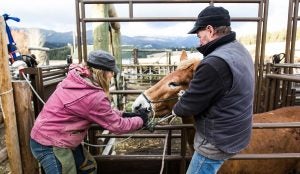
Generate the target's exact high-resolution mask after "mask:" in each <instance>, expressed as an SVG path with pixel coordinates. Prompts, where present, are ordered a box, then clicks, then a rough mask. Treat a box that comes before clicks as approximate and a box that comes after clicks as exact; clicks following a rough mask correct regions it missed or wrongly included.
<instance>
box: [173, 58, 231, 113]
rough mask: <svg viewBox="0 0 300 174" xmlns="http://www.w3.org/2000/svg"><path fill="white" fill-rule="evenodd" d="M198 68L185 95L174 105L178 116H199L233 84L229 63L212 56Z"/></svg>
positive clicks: (174, 110)
mask: <svg viewBox="0 0 300 174" xmlns="http://www.w3.org/2000/svg"><path fill="white" fill-rule="evenodd" d="M209 59H210V60H209V61H206V62H205V63H202V64H200V65H199V67H198V68H197V69H196V72H195V74H194V78H193V79H192V81H191V83H190V85H189V88H188V89H187V90H186V92H185V93H184V95H183V96H182V97H181V98H180V100H179V101H178V102H177V103H176V104H175V106H174V107H173V112H174V113H175V114H176V115H178V116H181V117H183V116H196V117H197V116H199V115H201V113H203V112H205V111H206V110H207V109H209V107H210V106H211V105H212V104H213V103H214V102H216V101H217V100H218V99H219V98H220V97H222V96H223V95H224V94H225V93H226V92H227V91H228V90H230V88H231V86H232V73H231V71H230V68H229V66H228V65H227V63H226V62H225V61H224V60H223V59H220V58H217V57H212V58H209Z"/></svg>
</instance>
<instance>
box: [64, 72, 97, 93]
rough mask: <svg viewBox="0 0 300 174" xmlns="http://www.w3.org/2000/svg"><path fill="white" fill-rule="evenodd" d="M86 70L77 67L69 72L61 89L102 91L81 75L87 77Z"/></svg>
mask: <svg viewBox="0 0 300 174" xmlns="http://www.w3.org/2000/svg"><path fill="white" fill-rule="evenodd" d="M85 71H86V70H85V69H84V68H82V67H76V68H74V69H72V70H70V71H69V72H68V75H67V77H66V79H64V82H63V83H61V87H62V88H64V89H85V90H86V89H97V90H99V89H102V88H100V87H97V86H95V85H94V84H92V82H90V81H89V80H88V79H87V78H86V79H85V78H84V77H82V76H81V75H82V74H83V76H85Z"/></svg>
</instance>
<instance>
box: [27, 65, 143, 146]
mask: <svg viewBox="0 0 300 174" xmlns="http://www.w3.org/2000/svg"><path fill="white" fill-rule="evenodd" d="M78 70H79V71H78ZM79 73H81V72H80V68H77V69H76V70H75V69H73V70H71V71H70V72H69V73H68V76H67V77H66V79H64V80H63V81H62V82H61V83H59V84H58V86H57V88H56V90H55V91H54V93H53V94H52V95H51V96H50V98H49V99H48V101H47V103H46V104H45V105H44V107H43V109H42V111H41V112H40V114H39V116H38V117H37V119H36V121H35V124H34V126H33V128H32V130H31V138H32V139H34V140H35V141H37V142H39V143H40V144H43V145H46V146H56V147H62V148H74V147H77V146H78V145H79V144H80V143H81V141H82V140H83V139H84V137H85V136H86V133H87V130H88V128H89V127H90V125H91V124H92V123H97V124H99V125H100V126H101V127H102V128H104V129H107V130H109V131H111V132H112V133H115V134H121V133H127V132H130V131H134V130H137V129H139V128H141V127H142V125H143V120H142V119H141V118H140V117H132V118H122V117H121V115H122V112H121V111H118V110H115V109H112V108H111V103H110V101H109V100H108V98H107V96H106V95H105V93H104V91H103V90H102V88H99V87H96V86H94V85H92V84H91V83H90V82H88V81H86V80H85V79H83V78H82V77H81V76H80V75H79Z"/></svg>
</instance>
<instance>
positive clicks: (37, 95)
mask: <svg viewBox="0 0 300 174" xmlns="http://www.w3.org/2000/svg"><path fill="white" fill-rule="evenodd" d="M22 75H23V77H24V79H25V80H26V82H27V83H28V84H29V86H30V88H31V90H32V91H33V92H34V94H35V95H36V97H37V98H38V99H39V100H40V101H41V102H42V103H43V104H44V105H45V102H44V100H43V99H42V98H41V97H40V96H39V94H38V93H37V92H36V90H35V89H34V88H33V86H32V85H31V83H30V81H29V80H28V79H27V77H26V76H25V74H24V73H23V72H22Z"/></svg>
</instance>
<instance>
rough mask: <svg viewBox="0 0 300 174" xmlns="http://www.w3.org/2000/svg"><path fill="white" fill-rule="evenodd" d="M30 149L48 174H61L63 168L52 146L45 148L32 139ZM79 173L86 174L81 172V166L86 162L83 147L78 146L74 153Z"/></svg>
mask: <svg viewBox="0 0 300 174" xmlns="http://www.w3.org/2000/svg"><path fill="white" fill-rule="evenodd" d="M30 148H31V152H32V154H33V156H34V157H35V158H36V159H37V160H38V162H39V163H40V164H41V165H42V167H43V169H44V171H45V173H46V174H61V173H62V166H61V163H60V161H59V160H58V159H57V158H56V156H55V154H54V152H53V147H52V146H44V145H42V144H40V143H38V142H36V141H35V140H33V139H30ZM72 152H73V156H74V160H75V165H76V169H77V172H79V173H81V174H84V173H85V172H80V171H79V166H80V165H81V164H82V163H83V162H84V155H83V152H82V146H81V145H80V146H78V147H77V148H75V150H73V151H72Z"/></svg>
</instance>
